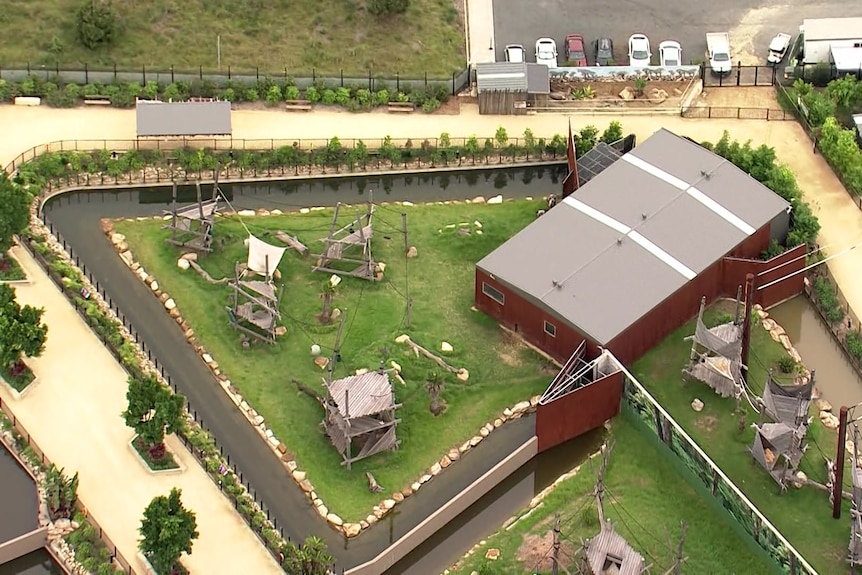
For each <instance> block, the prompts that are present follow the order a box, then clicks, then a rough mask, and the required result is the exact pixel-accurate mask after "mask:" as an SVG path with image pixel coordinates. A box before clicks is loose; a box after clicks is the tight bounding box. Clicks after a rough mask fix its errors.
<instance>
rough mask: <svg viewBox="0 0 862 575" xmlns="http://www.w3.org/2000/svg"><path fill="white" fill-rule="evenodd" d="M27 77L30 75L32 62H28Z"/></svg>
mask: <svg viewBox="0 0 862 575" xmlns="http://www.w3.org/2000/svg"><path fill="white" fill-rule="evenodd" d="M27 75H28V76H29V75H30V62H27Z"/></svg>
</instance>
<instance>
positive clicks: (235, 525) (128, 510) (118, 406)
mask: <svg viewBox="0 0 862 575" xmlns="http://www.w3.org/2000/svg"><path fill="white" fill-rule="evenodd" d="M13 255H14V256H15V257H16V258H17V259H18V260H19V261H20V262H21V265H22V266H23V267H24V269H25V270H26V272H27V276H28V278H30V280H31V281H30V283H28V284H24V285H17V286H16V292H17V295H18V301H20V302H21V303H22V304H30V305H35V306H40V307H41V306H44V307H45V309H46V311H45V323H47V324H48V326H49V329H50V331H49V336H48V341H47V343H46V346H45V351H44V353H43V354H42V356H41V357H38V358H35V359H29V360H27V363H28V365H29V366H30V368H31V369H32V370H33V373H34V374H35V375H36V380H35V381H34V382H33V383H32V384H30V386H28V387H27V389H26V390H25V392H24V393H23V394H22V395H21V396H20V397H17V398H16V397H13V396H12V393H11V392H10V391H9V389H8V388H7V387H6V386H0V397H2V398H3V401H4V402H7V403H8V404H9V405H10V406H11V407H12V411H13V412H14V413H15V416H16V417H17V418H18V421H20V422H21V424H22V425H23V426H24V428H25V429H27V431H28V432H29V433H30V434H31V436H32V437H33V440H34V441H35V442H36V444H37V445H38V446H39V447H40V448H41V449H42V450H43V451H44V453H45V455H46V456H47V457H48V459H50V460H51V461H52V462H54V463H55V464H56V465H57V467H63V468H66V469H68V470H71V471H72V472H78V474H79V477H80V485H79V488H78V497H79V498H80V500H81V502H82V503H83V504H84V505H85V506H86V507H87V509H89V511H90V514H91V515H92V516H93V517H94V518H95V519H96V521H98V522H99V523H100V525H101V526H102V528H103V529H104V530H105V532H106V533H107V534H108V536H109V537H110V538H111V540H112V541H113V542H114V544H115V545H116V546H117V548H119V549H120V552H121V553H122V554H123V556H124V557H125V558H126V560H128V561H130V562H131V563H132V566H133V567H134V570H135V572H137V573H142V574H143V573H147V570H146V567H145V565H143V563H142V562H141V561H140V559H139V556H138V552H137V543H138V537H139V536H138V527H139V526H140V521H141V517H142V514H143V511H144V508H145V507H146V506H147V504H149V502H150V501H151V500H152V499H153V497H155V496H157V495H167V494H168V493H169V492H170V490H171V488H173V487H177V488H179V489H182V499H183V503H184V504H185V506H186V507H187V508H189V509H191V510H193V511H194V512H195V513H196V514H197V528H198V531H199V533H200V537H199V538H198V539H197V540H196V541H195V542H194V546H193V549H192V554H191V555H190V556H188V557H186V558H184V559H183V563H184V564H185V565H186V566H187V567H188V569H189V570H190V571H191V572H192V573H242V572H247V573H255V574H257V573H261V574H264V573H273V574H275V573H281V572H282V571H281V568H280V567H279V566H278V564H277V563H276V562H275V560H274V559H273V557H272V555H270V554H269V552H268V551H266V549H264V547H263V545H262V544H261V543H260V541H259V540H258V539H257V537H256V536H255V535H254V534H253V533H252V531H251V529H249V527H248V526H247V525H246V523H245V522H244V521H243V520H242V518H241V517H240V516H239V514H238V513H237V512H236V511H235V510H234V508H233V506H232V505H231V504H230V502H229V501H228V500H227V498H225V496H224V495H222V493H221V492H220V491H219V489H218V487H216V485H215V484H214V483H213V482H212V481H211V480H210V479H209V477H208V476H207V475H206V473H205V472H204V470H203V468H202V467H201V466H200V465H198V463H197V461H196V460H195V459H194V457H193V456H192V455H191V453H189V452H188V450H186V449H185V447H184V446H183V444H182V443H181V442H180V441H179V439H177V438H176V436H173V435H172V436H170V437H168V439H167V445H168V448H169V449H170V450H171V451H172V452H173V453H174V456H175V457H176V458H177V459H178V460H179V461H180V464H181V466H182V467H183V471H182V472H170V473H151V472H150V471H149V470H148V469H146V467H145V464H144V463H143V461H141V460H140V458H139V457H138V455H137V454H136V453H135V452H134V450H133V448H132V447H131V446H130V445H129V442H130V441H131V440H132V438H133V437H134V434H135V432H134V431H133V430H132V429H130V428H128V427H126V425H125V423H124V422H123V419H122V418H121V417H120V413H121V412H122V411H123V409H125V407H126V389H127V386H126V377H127V375H126V372H125V371H123V368H122V367H120V365H119V364H118V363H117V361H116V360H115V359H114V357H113V356H112V355H111V354H110V353H109V352H108V350H107V349H105V346H104V345H102V343H101V342H100V341H99V339H98V338H97V337H96V336H95V334H94V333H93V332H92V331H91V330H90V328H89V327H87V325H86V324H85V323H84V321H83V320H82V319H81V318H80V317H79V316H78V314H77V313H76V312H75V310H74V308H72V306H71V305H69V303H68V300H66V297H65V296H64V295H63V294H62V293H60V291H59V290H58V289H57V288H56V287H55V286H54V284H53V283H52V282H51V280H50V279H49V278H48V276H47V275H45V272H44V271H42V269H41V268H40V267H39V266H38V264H37V263H36V261H35V260H33V259H32V258H31V257H30V255H29V254H28V253H27V252H25V251H24V250H23V249H21V248H20V247H17V248H13Z"/></svg>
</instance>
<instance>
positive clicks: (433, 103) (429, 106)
mask: <svg viewBox="0 0 862 575" xmlns="http://www.w3.org/2000/svg"><path fill="white" fill-rule="evenodd" d="M439 107H440V100H438V99H437V98H427V99H426V100H425V101H424V102H423V103H422V111H423V112H425V113H426V114H430V113H431V112H433V111H434V110H436V109H437V108H439Z"/></svg>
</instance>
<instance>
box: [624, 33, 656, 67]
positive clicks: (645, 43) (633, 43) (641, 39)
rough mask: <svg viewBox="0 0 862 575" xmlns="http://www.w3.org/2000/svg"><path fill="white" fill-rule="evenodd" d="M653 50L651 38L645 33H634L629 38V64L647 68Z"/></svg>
mask: <svg viewBox="0 0 862 575" xmlns="http://www.w3.org/2000/svg"><path fill="white" fill-rule="evenodd" d="M650 58H652V52H650V48H649V38H647V37H646V36H644V35H643V34H632V35H631V37H630V38H629V66H631V67H632V68H645V67H647V66H649V65H650Z"/></svg>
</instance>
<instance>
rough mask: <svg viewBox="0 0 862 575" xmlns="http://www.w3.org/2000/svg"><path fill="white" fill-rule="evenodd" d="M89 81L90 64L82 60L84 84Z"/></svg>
mask: <svg viewBox="0 0 862 575" xmlns="http://www.w3.org/2000/svg"><path fill="white" fill-rule="evenodd" d="M89 83H90V65H89V64H88V63H86V62H84V84H89Z"/></svg>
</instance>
